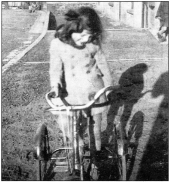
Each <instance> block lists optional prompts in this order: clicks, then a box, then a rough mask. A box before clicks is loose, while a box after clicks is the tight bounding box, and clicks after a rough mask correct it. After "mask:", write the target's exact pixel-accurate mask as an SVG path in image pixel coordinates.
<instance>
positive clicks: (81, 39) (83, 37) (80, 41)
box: [71, 30, 92, 46]
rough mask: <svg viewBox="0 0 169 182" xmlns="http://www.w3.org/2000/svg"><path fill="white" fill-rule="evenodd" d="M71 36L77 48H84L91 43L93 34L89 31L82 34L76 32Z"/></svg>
mask: <svg viewBox="0 0 169 182" xmlns="http://www.w3.org/2000/svg"><path fill="white" fill-rule="evenodd" d="M71 36H72V39H73V41H74V42H75V44H76V45H77V46H83V45H85V44H86V43H87V42H89V40H90V39H91V37H92V34H91V33H90V32H89V31H88V30H83V32H81V33H77V32H74V33H72V35H71Z"/></svg>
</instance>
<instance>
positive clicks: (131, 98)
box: [103, 63, 149, 143]
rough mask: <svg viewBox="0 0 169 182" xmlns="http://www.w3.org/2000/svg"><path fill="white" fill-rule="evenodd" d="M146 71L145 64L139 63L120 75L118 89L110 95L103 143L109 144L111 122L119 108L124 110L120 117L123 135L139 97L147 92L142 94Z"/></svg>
mask: <svg viewBox="0 0 169 182" xmlns="http://www.w3.org/2000/svg"><path fill="white" fill-rule="evenodd" d="M147 70H148V67H147V65H146V64H145V63H140V64H137V65H135V66H133V67H130V68H129V69H127V70H126V71H125V72H124V73H123V74H122V75H121V77H120V79H119V85H120V87H119V88H118V89H117V90H115V91H113V92H112V93H111V95H110V97H111V106H110V108H109V111H108V115H107V128H106V130H105V131H104V132H103V143H111V141H110V139H109V138H111V133H112V129H113V122H114V119H115V117H116V115H117V113H118V110H119V108H120V107H121V106H123V108H124V109H123V113H122V115H121V124H122V128H123V129H124V135H125V133H126V132H125V127H126V124H127V122H128V119H129V117H130V115H131V112H132V109H133V106H134V104H136V103H137V102H138V100H139V99H140V98H141V97H143V96H144V95H145V94H146V93H147V92H149V91H146V92H145V93H142V91H143V89H144V77H143V74H144V73H145V72H146V71H147ZM124 137H125V136H124ZM105 140H106V141H105Z"/></svg>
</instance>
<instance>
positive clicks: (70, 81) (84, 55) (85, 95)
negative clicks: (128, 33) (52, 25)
mask: <svg viewBox="0 0 169 182" xmlns="http://www.w3.org/2000/svg"><path fill="white" fill-rule="evenodd" d="M65 19H66V23H65V24H64V25H61V26H59V27H58V28H57V31H56V34H55V39H54V40H52V42H51V46H50V85H51V92H52V93H54V95H55V97H66V98H65V99H66V100H67V102H68V103H69V104H71V105H82V104H86V103H88V102H89V101H90V100H91V99H92V98H93V96H94V95H95V94H96V93H97V92H98V91H99V90H100V89H102V88H103V87H106V86H110V85H112V79H111V75H110V70H109V68H108V65H107V62H106V59H105V57H104V55H103V52H102V49H101V40H102V32H103V30H102V24H101V21H100V18H99V16H98V15H97V13H96V12H95V11H94V10H93V9H92V8H89V7H81V8H79V9H78V10H69V11H68V12H67V13H66V14H65ZM105 101H106V96H101V97H100V99H99V100H98V103H102V102H105ZM105 110H106V107H101V108H94V109H92V110H91V116H92V118H93V121H94V129H93V130H94V139H95V149H96V151H98V152H99V151H100V150H101V121H102V112H103V111H105ZM61 122H62V123H61ZM61 122H59V125H60V127H61V125H62V124H63V125H64V127H65V132H66V135H67V136H69V135H68V129H67V128H66V126H68V124H67V122H68V121H66V120H65V121H63V117H62V121H61ZM69 137H70V136H69Z"/></svg>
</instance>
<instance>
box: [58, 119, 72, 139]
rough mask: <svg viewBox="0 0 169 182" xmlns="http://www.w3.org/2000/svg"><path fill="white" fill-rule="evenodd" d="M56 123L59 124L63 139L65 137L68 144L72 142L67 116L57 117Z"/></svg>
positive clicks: (69, 122)
mask: <svg viewBox="0 0 169 182" xmlns="http://www.w3.org/2000/svg"><path fill="white" fill-rule="evenodd" d="M57 123H58V124H59V128H60V130H61V131H62V134H63V137H67V138H68V139H69V142H71V141H72V127H71V121H69V118H68V116H66V115H60V116H59V117H58V120H57Z"/></svg>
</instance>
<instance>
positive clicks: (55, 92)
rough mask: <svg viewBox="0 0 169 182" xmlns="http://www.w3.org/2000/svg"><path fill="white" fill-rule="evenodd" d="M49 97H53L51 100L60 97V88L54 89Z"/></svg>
mask: <svg viewBox="0 0 169 182" xmlns="http://www.w3.org/2000/svg"><path fill="white" fill-rule="evenodd" d="M49 97H51V98H56V97H59V88H58V87H52V89H51V91H50V93H49Z"/></svg>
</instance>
